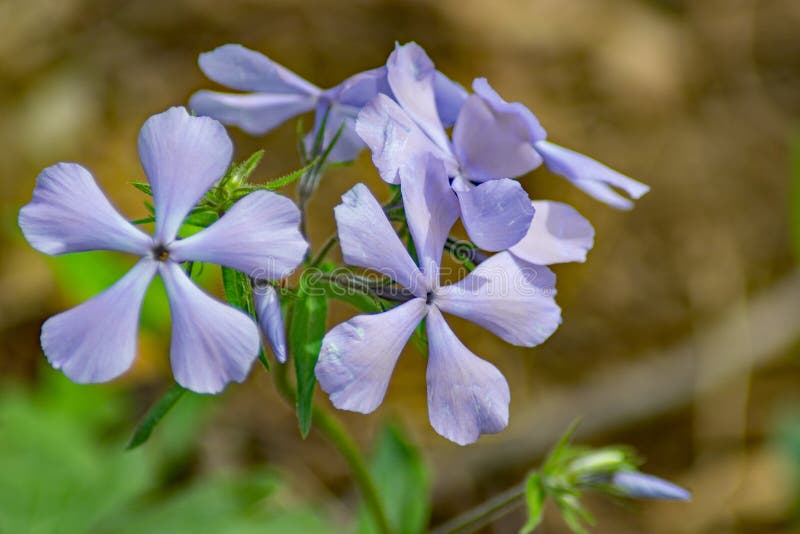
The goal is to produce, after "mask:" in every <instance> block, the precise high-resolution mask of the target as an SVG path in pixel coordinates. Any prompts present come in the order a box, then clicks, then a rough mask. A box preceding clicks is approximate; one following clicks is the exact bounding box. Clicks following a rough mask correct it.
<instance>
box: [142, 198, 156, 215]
mask: <svg viewBox="0 0 800 534" xmlns="http://www.w3.org/2000/svg"><path fill="white" fill-rule="evenodd" d="M144 207H145V208H147V212H148V213H149V214H150V215H155V214H156V208H155V206H153V203H152V202H148V201H147V200H145V201H144Z"/></svg>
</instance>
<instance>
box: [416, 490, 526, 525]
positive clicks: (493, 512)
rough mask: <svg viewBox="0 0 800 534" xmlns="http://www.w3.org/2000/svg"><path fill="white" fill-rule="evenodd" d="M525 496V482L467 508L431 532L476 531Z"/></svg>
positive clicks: (500, 515)
mask: <svg viewBox="0 0 800 534" xmlns="http://www.w3.org/2000/svg"><path fill="white" fill-rule="evenodd" d="M524 496H525V483H522V484H518V485H516V486H514V487H512V488H509V489H507V490H506V491H504V492H503V493H500V494H499V495H495V496H494V497H492V498H491V499H489V500H488V501H485V502H483V503H481V504H479V505H478V506H476V507H475V508H472V509H471V510H467V511H466V512H464V513H463V514H461V515H460V516H457V517H455V518H453V519H451V520H450V521H448V522H447V523H445V524H443V525H440V526H438V527H436V528H435V529H433V531H432V532H431V534H455V533H459V534H467V533H469V532H475V531H476V530H478V529H480V528H482V527H485V526H486V525H488V524H489V523H491V522H492V521H494V520H496V519H497V518H499V517H502V516H504V515H505V514H507V513H508V512H510V511H511V510H513V509H514V508H516V507H517V506H519V505H520V504H522V502H523V501H524V500H523V497H524Z"/></svg>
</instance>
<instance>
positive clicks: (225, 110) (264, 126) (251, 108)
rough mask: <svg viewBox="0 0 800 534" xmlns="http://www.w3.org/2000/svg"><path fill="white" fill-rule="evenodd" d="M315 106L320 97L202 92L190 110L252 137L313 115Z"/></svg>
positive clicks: (192, 100)
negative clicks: (304, 114)
mask: <svg viewBox="0 0 800 534" xmlns="http://www.w3.org/2000/svg"><path fill="white" fill-rule="evenodd" d="M315 104H316V97H314V96H311V95H306V94H302V93H301V94H295V93H285V94H281V93H278V94H275V93H249V94H233V93H220V92H217V91H198V92H196V93H195V94H193V95H192V97H191V98H190V99H189V107H190V108H192V109H193V110H194V112H195V113H197V114H198V115H203V116H206V117H211V118H213V119H216V120H218V121H220V122H222V123H224V124H230V125H233V126H238V127H239V128H241V129H242V130H244V131H245V132H247V133H249V134H251V135H262V134H265V133H267V132H269V131H270V130H272V129H273V128H276V127H278V126H280V125H281V124H283V123H284V122H286V121H288V120H289V119H291V118H292V117H296V116H297V115H300V114H302V113H305V112H307V111H311V110H312V109H313V108H314V105H315Z"/></svg>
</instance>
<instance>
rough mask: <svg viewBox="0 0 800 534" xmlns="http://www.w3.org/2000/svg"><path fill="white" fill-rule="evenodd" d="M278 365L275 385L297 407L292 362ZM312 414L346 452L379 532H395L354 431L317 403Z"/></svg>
mask: <svg viewBox="0 0 800 534" xmlns="http://www.w3.org/2000/svg"><path fill="white" fill-rule="evenodd" d="M275 367H276V369H275V371H274V372H273V373H272V376H273V377H274V378H275V386H276V387H277V389H278V392H279V393H280V394H281V396H282V397H283V398H284V399H285V400H286V402H288V403H289V404H290V405H291V406H294V405H295V402H296V393H295V390H294V388H293V387H292V385H291V384H290V383H289V379H288V376H287V374H286V369H287V368H288V365H286V364H284V365H277V366H275ZM312 414H313V415H312V417H313V421H314V428H318V429H319V430H320V431H321V432H322V433H323V434H325V436H326V437H327V438H328V440H330V442H331V443H332V444H333V446H334V447H336V449H337V450H338V451H339V454H341V455H342V458H344V461H345V462H346V463H347V466H348V467H349V468H350V472H351V474H352V475H353V479H354V480H355V482H356V485H357V486H358V488H359V490H360V491H361V494H362V495H363V497H364V501H365V502H366V504H367V509H368V510H369V512H370V514H371V515H372V517H373V519H374V520H375V525H376V526H377V528H378V532H381V533H382V534H389V533H391V528H390V527H389V520H388V519H387V516H386V510H385V509H384V506H383V503H382V502H381V499H380V496H379V494H378V488H377V486H376V485H375V481H374V480H373V479H372V475H371V474H370V472H369V470H368V469H367V464H366V462H365V461H364V458H363V456H362V455H361V452H360V451H359V449H358V445H357V444H356V442H355V440H353V438H352V437H351V436H350V434H348V432H347V429H346V428H345V427H344V425H342V423H340V422H339V421H338V420H337V419H336V417H335V416H334V415H333V414H331V413H329V412H328V411H327V410H325V409H323V408H321V407H319V406H318V405H316V404H315V405H313V406H312Z"/></svg>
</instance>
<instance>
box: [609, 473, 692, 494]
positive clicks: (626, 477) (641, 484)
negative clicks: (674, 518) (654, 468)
mask: <svg viewBox="0 0 800 534" xmlns="http://www.w3.org/2000/svg"><path fill="white" fill-rule="evenodd" d="M611 484H612V485H614V486H616V487H617V488H619V489H620V490H622V492H623V493H625V495H627V496H628V497H634V498H637V499H663V500H668V501H688V500H690V499H691V498H692V494H691V493H689V492H688V491H687V490H685V489H683V488H682V487H680V486H678V485H675V484H673V483H672V482H668V481H666V480H664V479H661V478H658V477H656V476H653V475H648V474H645V473H637V472H632V471H620V472H617V473H614V476H613V477H612V478H611Z"/></svg>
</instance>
